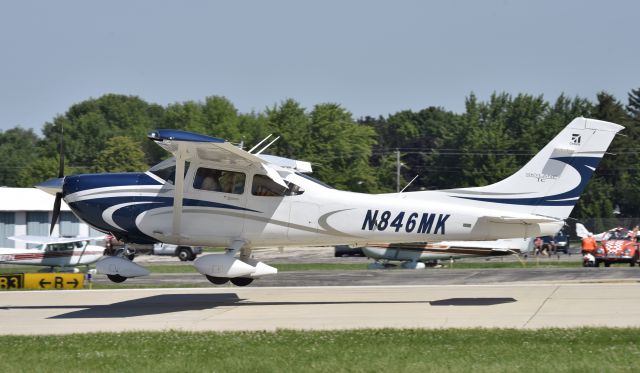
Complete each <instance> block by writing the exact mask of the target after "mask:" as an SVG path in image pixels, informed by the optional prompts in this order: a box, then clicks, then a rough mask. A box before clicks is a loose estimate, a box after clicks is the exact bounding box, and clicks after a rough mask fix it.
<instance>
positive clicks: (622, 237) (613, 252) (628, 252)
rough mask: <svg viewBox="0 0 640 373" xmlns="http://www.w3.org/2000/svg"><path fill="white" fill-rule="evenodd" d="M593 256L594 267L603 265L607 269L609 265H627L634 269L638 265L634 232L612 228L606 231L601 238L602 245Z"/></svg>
mask: <svg viewBox="0 0 640 373" xmlns="http://www.w3.org/2000/svg"><path fill="white" fill-rule="evenodd" d="M593 255H594V256H595V258H596V262H595V265H596V267H599V266H600V263H604V266H605V267H609V266H610V265H611V263H629V265H630V266H631V267H634V266H635V265H636V263H638V242H636V232H635V231H629V230H628V229H625V228H614V229H612V230H610V231H608V232H607V233H606V234H605V235H604V237H603V238H602V244H601V246H600V247H598V248H597V249H596V250H595V251H594V253H593Z"/></svg>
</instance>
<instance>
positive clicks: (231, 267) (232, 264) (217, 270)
mask: <svg viewBox="0 0 640 373" xmlns="http://www.w3.org/2000/svg"><path fill="white" fill-rule="evenodd" d="M193 266H194V267H196V270H197V271H198V272H200V273H201V274H203V275H207V276H213V277H228V278H234V277H259V276H264V275H269V274H274V273H277V272H278V270H277V269H276V268H273V267H271V266H269V265H267V264H264V263H262V262H258V261H255V260H249V261H248V262H247V263H245V262H243V261H241V260H240V259H236V258H234V257H233V256H230V255H226V254H209V255H204V256H201V257H199V258H198V259H196V260H195V261H194V262H193Z"/></svg>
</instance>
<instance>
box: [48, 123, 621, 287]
mask: <svg viewBox="0 0 640 373" xmlns="http://www.w3.org/2000/svg"><path fill="white" fill-rule="evenodd" d="M623 128H624V127H622V126H619V125H617V124H614V123H609V122H603V121H599V120H594V119H585V118H576V119H574V120H573V121H572V122H571V123H569V124H568V125H567V126H566V127H565V128H564V129H563V130H562V131H561V132H560V133H559V134H558V135H557V136H556V137H555V138H554V139H553V140H551V142H549V143H548V144H547V145H546V146H545V147H544V148H543V149H542V150H541V151H540V152H539V153H538V154H536V155H535V156H534V157H533V158H532V159H531V160H530V161H529V162H528V163H527V164H526V165H525V166H524V167H523V168H522V169H520V170H519V171H517V172H516V173H515V174H513V175H512V176H510V177H508V178H506V179H504V180H502V181H500V182H498V183H495V184H492V185H487V186H483V187H475V188H456V189H446V190H439V191H420V192H405V193H389V194H377V195H370V194H362V193H353V192H346V191H340V190H335V189H332V188H331V187H329V186H327V185H325V184H323V183H322V182H319V181H317V180H315V179H313V178H311V177H309V176H308V175H306V173H308V172H310V171H311V165H310V164H309V163H308V162H302V161H296V160H291V159H286V158H280V157H275V156H267V155H262V154H261V153H262V151H263V150H264V149H265V148H266V147H265V148H262V149H261V150H259V151H257V152H254V150H255V149H256V148H257V147H258V146H259V145H260V144H258V145H257V146H256V147H254V149H252V150H250V151H248V152H247V151H244V150H242V149H240V148H238V147H236V146H235V145H233V144H231V143H229V142H227V141H225V140H223V139H219V138H215V137H210V136H205V135H200V134H194V133H189V132H184V131H178V130H168V129H161V130H156V131H153V132H151V133H150V134H149V138H150V139H151V140H153V141H154V142H156V143H157V144H158V145H159V146H161V147H163V148H164V149H166V150H167V151H169V152H171V153H172V154H173V155H174V157H173V158H170V159H167V160H165V161H163V162H161V163H160V164H158V165H156V166H154V167H152V168H151V169H150V170H149V171H147V172H140V173H116V174H84V175H73V176H67V177H64V169H63V157H62V156H61V157H60V159H61V162H60V168H59V178H58V179H51V180H48V181H46V182H44V183H42V184H40V185H39V186H38V187H39V188H40V189H42V190H45V191H48V192H49V193H52V194H53V193H55V195H56V203H55V205H54V214H53V219H52V220H53V221H52V225H53V224H55V221H56V220H57V217H58V211H59V205H60V201H61V199H62V198H64V200H65V201H66V203H67V204H68V205H69V207H70V208H71V210H72V211H73V212H74V213H75V214H76V215H77V216H78V217H79V218H80V219H82V220H84V221H86V222H87V223H88V224H89V225H91V226H93V227H94V228H96V229H98V230H100V231H103V232H109V233H110V234H112V235H114V236H115V237H116V238H118V239H120V240H122V241H125V242H130V243H154V242H164V243H169V244H175V245H188V246H225V247H228V250H227V252H226V254H210V255H204V256H201V257H200V258H198V259H197V260H196V261H195V262H194V265H195V267H196V268H197V270H198V271H199V272H200V273H201V274H203V275H205V276H206V277H207V278H208V279H209V280H210V281H211V282H213V283H215V284H221V283H225V282H227V281H231V282H232V283H233V284H235V285H239V286H244V285H247V284H249V283H251V282H252V281H253V279H254V278H256V277H260V276H263V275H266V274H272V273H276V272H277V270H276V269H275V268H273V267H270V266H268V265H266V264H264V263H261V262H256V261H254V260H252V259H251V249H252V248H254V247H271V246H313V245H337V244H348V245H352V246H366V245H367V244H368V243H371V242H396V243H402V242H423V241H427V242H438V241H443V240H496V239H502V238H527V237H534V236H545V235H550V234H554V233H555V232H557V231H558V230H559V229H560V228H561V227H562V226H563V224H564V219H566V218H567V217H568V216H569V213H570V212H571V210H572V209H573V207H574V205H575V204H576V202H577V201H578V198H579V197H580V194H581V193H582V191H583V190H584V188H585V187H586V185H587V182H588V181H589V179H590V177H591V176H592V174H593V172H594V170H595V169H596V166H597V165H598V163H599V162H600V160H601V159H602V157H603V156H604V154H605V152H606V150H607V148H608V147H609V144H610V143H611V141H612V140H613V138H614V137H615V135H616V133H617V132H619V131H620V130H622V129H623ZM265 140H266V139H265ZM263 141H264V140H263ZM267 146H268V145H267ZM61 148H62V146H61ZM238 253H240V255H239V258H236V254H238ZM138 267H139V268H138ZM96 268H97V270H98V272H100V273H105V274H109V275H111V276H112V277H113V278H116V277H115V276H119V277H118V278H120V279H125V278H127V277H135V276H138V275H140V274H142V273H145V271H146V270H145V271H143V269H144V268H143V267H140V266H138V265H137V264H135V263H132V262H129V261H127V260H126V259H124V258H121V257H113V258H108V260H102V261H100V262H99V263H98V264H97V265H96ZM136 269H137V270H136ZM138 270H139V271H138ZM146 273H148V272H146Z"/></svg>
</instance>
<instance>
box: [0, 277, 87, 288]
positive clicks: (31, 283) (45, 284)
mask: <svg viewBox="0 0 640 373" xmlns="http://www.w3.org/2000/svg"><path fill="white" fill-rule="evenodd" d="M83 287H84V274H82V273H11V274H0V289H82V288H83Z"/></svg>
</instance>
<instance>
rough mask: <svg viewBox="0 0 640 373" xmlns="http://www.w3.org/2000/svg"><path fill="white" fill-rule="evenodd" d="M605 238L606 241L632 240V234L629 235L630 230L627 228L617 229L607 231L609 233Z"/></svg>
mask: <svg viewBox="0 0 640 373" xmlns="http://www.w3.org/2000/svg"><path fill="white" fill-rule="evenodd" d="M604 240H605V241H608V240H625V241H629V240H631V236H629V231H628V230H626V229H616V230H614V231H609V232H607V234H606V235H605V236H604Z"/></svg>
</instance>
